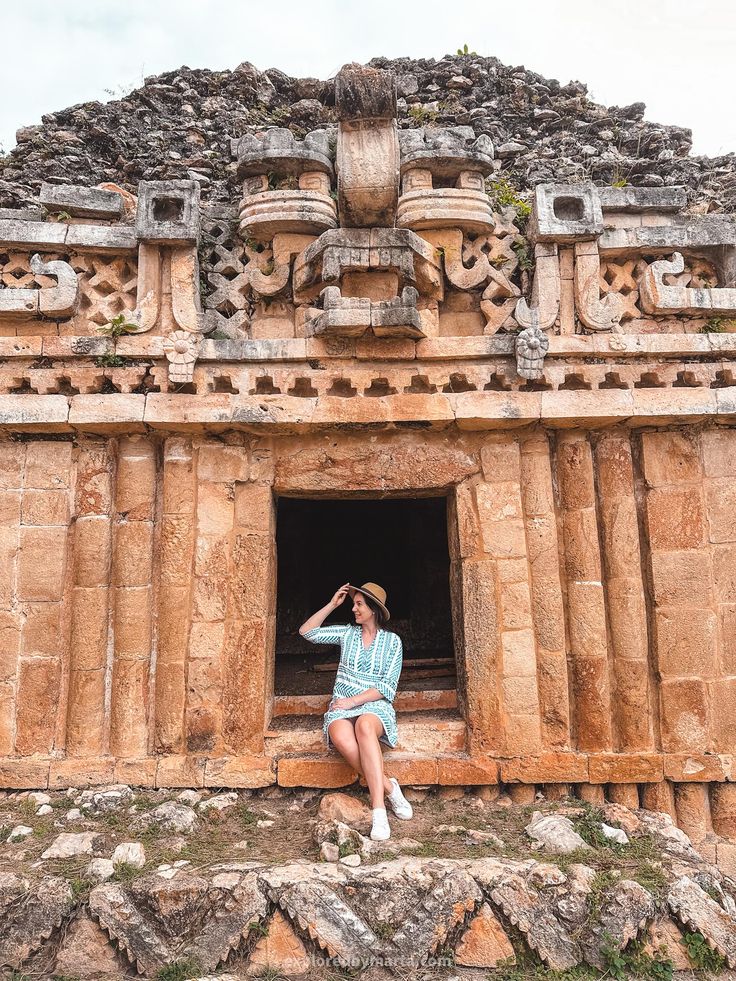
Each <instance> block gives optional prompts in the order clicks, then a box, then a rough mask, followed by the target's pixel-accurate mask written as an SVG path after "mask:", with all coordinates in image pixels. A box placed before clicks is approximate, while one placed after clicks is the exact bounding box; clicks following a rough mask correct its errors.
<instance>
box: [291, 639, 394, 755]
mask: <svg viewBox="0 0 736 981" xmlns="http://www.w3.org/2000/svg"><path fill="white" fill-rule="evenodd" d="M303 636H304V639H305V640H308V641H310V642H311V643H312V644H339V645H340V663H339V664H338V667H337V677H336V678H335V687H334V688H333V690H332V697H333V699H336V698H352V697H353V696H354V695H359V694H360V693H361V692H364V691H367V690H368V689H369V688H375V689H377V690H378V691H380V693H381V694H382V695H383V698H379V699H376V701H375V702H365V703H364V704H363V705H359V706H358V707H357V708H352V709H333V710H328V711H327V712H325V717H324V719H325V720H324V724H323V726H322V732H323V733H324V737H325V742H326V743H327V745H328V746H329V745H330V736H329V732H328V728H329V725H330V723H331V722H334V721H335V719H353V718H355V717H356V716H357V715H364V714H365V713H366V712H372V713H373V714H374V715H377V716H378V718H379V719H380V720H381V722H382V723H383V735H382V736H380V741H381V742H383V743H386V744H387V745H388V746H391V747H394V746H395V745H396V742H397V740H398V732H397V729H396V713H395V712H394V707H393V705H392V704H391V703H392V702H393V700H394V698H395V697H396V686H397V684H398V682H399V675H400V674H401V662H402V659H403V650H402V646H401V638H400V637H399V635H398V634H393V633H391V631H390V630H383V629H381V630H379V631H378V632H377V633H376V636H375V637H374V638H373V642H372V643H371V644H370V645H369V646H368V649H367V650H366V649H365V648H364V647H363V631H362V628H361V627H360V626H359V625H358V624H352V625H351V624H335V625H334V626H328V627H315V628H314V630H308V631H307V632H306V633H305V634H303Z"/></svg>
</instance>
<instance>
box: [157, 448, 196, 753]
mask: <svg viewBox="0 0 736 981" xmlns="http://www.w3.org/2000/svg"><path fill="white" fill-rule="evenodd" d="M196 496H197V476H196V471H195V468H194V460H193V454H192V441H191V440H190V439H183V438H180V437H171V438H169V439H167V440H166V442H165V444H164V469H163V494H162V497H163V500H162V513H161V538H160V543H159V544H160V547H159V587H158V643H157V645H156V686H155V724H154V733H155V737H154V738H155V747H156V751H157V752H163V753H182V752H183V751H184V711H185V704H186V658H187V642H188V638H189V619H190V605H191V581H192V565H193V561H194V536H195V521H196Z"/></svg>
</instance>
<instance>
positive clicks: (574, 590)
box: [557, 431, 612, 752]
mask: <svg viewBox="0 0 736 981" xmlns="http://www.w3.org/2000/svg"><path fill="white" fill-rule="evenodd" d="M557 477H558V481H559V490H560V503H561V506H562V511H563V542H564V553H565V575H566V579H567V604H568V617H567V627H568V631H569V637H570V651H571V654H572V669H573V691H574V712H575V731H576V735H577V746H578V748H579V749H581V750H584V751H588V752H597V751H601V750H610V749H611V748H612V739H611V696H610V689H609V679H608V649H607V641H606V609H605V603H604V598H603V583H602V580H601V556H600V548H599V545H598V522H597V519H596V512H595V485H594V481H593V458H592V454H591V450H590V444H589V443H588V440H587V437H586V436H585V434H583V433H580V432H575V431H570V432H564V433H561V434H560V436H559V439H558V444H557Z"/></svg>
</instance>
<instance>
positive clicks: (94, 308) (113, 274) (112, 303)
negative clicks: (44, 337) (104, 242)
mask: <svg viewBox="0 0 736 981" xmlns="http://www.w3.org/2000/svg"><path fill="white" fill-rule="evenodd" d="M71 264H72V267H73V268H74V270H75V271H76V272H77V274H80V273H81V276H80V282H79V289H80V299H79V310H78V312H77V315H76V318H75V319H76V322H77V323H78V324H79V328H80V330H79V332H80V333H84V330H83V329H82V328H83V327H84V325H85V324H96V325H97V326H100V327H101V326H102V325H103V324H109V323H110V321H111V320H112V319H113V318H114V317H117V316H118V315H119V314H121V313H127V312H128V311H130V310H133V309H134V308H135V301H136V288H137V283H138V263H137V260H136V258H135V257H134V256H118V257H117V258H114V259H110V258H108V257H106V256H101V255H81V256H73V257H72V259H71Z"/></svg>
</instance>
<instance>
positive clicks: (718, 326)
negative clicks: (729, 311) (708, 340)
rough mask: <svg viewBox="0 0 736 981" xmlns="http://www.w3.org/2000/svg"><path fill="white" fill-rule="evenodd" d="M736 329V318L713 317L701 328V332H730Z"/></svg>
mask: <svg viewBox="0 0 736 981" xmlns="http://www.w3.org/2000/svg"><path fill="white" fill-rule="evenodd" d="M734 331H736V320H731V319H729V318H727V317H711V318H710V319H709V320H706V322H705V323H704V324H703V326H702V327H701V328H700V333H701V334H730V333H733V332H734Z"/></svg>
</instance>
